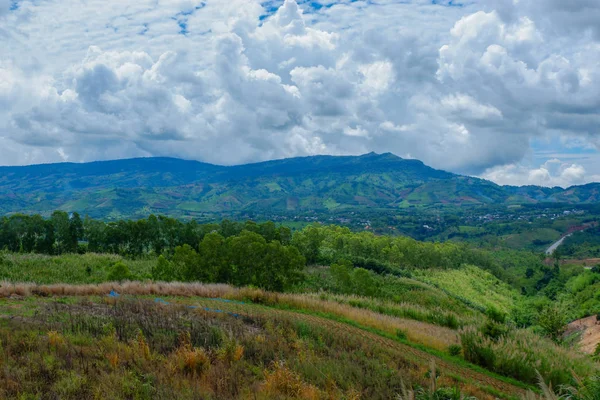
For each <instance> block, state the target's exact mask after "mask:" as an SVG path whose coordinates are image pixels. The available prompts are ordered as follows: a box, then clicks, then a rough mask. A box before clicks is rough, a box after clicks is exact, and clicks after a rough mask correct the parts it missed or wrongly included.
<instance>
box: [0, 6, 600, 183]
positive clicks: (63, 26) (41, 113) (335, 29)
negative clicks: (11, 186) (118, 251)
mask: <svg viewBox="0 0 600 400" xmlns="http://www.w3.org/2000/svg"><path fill="white" fill-rule="evenodd" d="M599 149H600V1H598V0H543V1H542V0H365V1H355V0H314V1H312V0H308V1H306V0H296V1H294V0H285V1H283V0H271V1H262V2H261V1H255V0H227V1H224V0H119V1H116V0H60V1H58V0H32V1H21V0H16V1H15V0H0V165H22V164H32V163H42V162H58V161H73V162H81V161H92V160H105V159H115V158H126V157H139V156H174V157H181V158H187V159H196V160H201V161H206V162H211V163H217V164H240V163H246V162H253V161H262V160H268V159H275V158H283V157H292V156H304V155H313V154H362V153H366V152H370V151H375V152H393V153H395V154H397V155H399V156H401V157H405V158H417V159H420V160H422V161H424V162H425V163H427V164H429V165H431V166H433V167H436V168H441V169H446V170H449V171H453V172H457V173H463V174H470V175H475V176H481V177H485V178H487V179H491V180H494V181H496V182H498V183H501V184H539V185H545V186H554V185H559V186H569V185H572V184H581V183H586V182H591V181H600V153H599Z"/></svg>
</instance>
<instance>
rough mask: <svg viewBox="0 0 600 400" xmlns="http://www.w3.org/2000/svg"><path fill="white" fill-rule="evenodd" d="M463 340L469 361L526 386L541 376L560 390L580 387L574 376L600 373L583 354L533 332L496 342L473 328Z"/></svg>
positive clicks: (515, 333)
mask: <svg viewBox="0 0 600 400" xmlns="http://www.w3.org/2000/svg"><path fill="white" fill-rule="evenodd" d="M460 337H461V344H462V348H463V352H464V357H465V359H466V360H468V361H470V362H472V363H474V364H478V365H481V366H482V367H484V368H486V369H488V370H490V371H494V372H497V373H499V374H501V375H505V376H510V377H514V378H516V379H518V380H520V381H523V382H526V383H531V384H536V383H537V382H538V380H539V378H538V377H539V376H541V377H542V379H544V380H545V381H546V382H548V383H550V384H551V385H552V386H553V387H560V386H564V385H571V384H574V383H576V382H574V380H573V373H575V374H576V375H578V376H592V375H594V374H596V373H598V372H599V369H598V366H597V365H595V364H594V362H593V361H592V360H591V359H589V358H587V357H586V356H584V355H583V354H578V353H575V352H572V351H569V350H567V349H565V348H564V347H561V346H558V345H556V344H555V343H554V342H552V341H550V340H548V339H545V338H541V337H539V336H537V335H535V334H534V333H532V332H531V331H529V330H523V329H515V330H511V331H508V332H507V333H505V334H504V335H502V336H501V337H499V338H496V339H493V338H490V337H486V336H485V335H484V334H482V333H481V332H480V331H478V330H476V329H474V328H472V327H470V328H466V329H464V330H463V331H462V332H461V335H460Z"/></svg>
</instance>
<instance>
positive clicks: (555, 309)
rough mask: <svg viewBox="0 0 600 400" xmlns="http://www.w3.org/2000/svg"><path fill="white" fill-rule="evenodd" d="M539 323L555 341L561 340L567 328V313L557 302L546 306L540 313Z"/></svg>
mask: <svg viewBox="0 0 600 400" xmlns="http://www.w3.org/2000/svg"><path fill="white" fill-rule="evenodd" d="M537 324H538V325H539V326H540V327H541V328H542V330H543V331H544V333H545V334H546V335H547V336H548V337H549V338H550V339H552V340H553V341H555V342H557V343H558V342H560V341H561V339H562V335H563V333H564V332H565V329H566V320H565V313H564V310H563V308H562V307H561V306H560V305H559V304H556V303H552V304H549V305H547V306H546V307H544V308H543V309H542V310H541V312H540V313H539V315H538V320H537Z"/></svg>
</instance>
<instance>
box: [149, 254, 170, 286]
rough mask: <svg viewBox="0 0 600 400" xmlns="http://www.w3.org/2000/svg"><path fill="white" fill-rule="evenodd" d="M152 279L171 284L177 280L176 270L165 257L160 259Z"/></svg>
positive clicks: (153, 270) (154, 268)
mask: <svg viewBox="0 0 600 400" xmlns="http://www.w3.org/2000/svg"><path fill="white" fill-rule="evenodd" d="M152 279H153V280H155V281H161V282H171V281H174V280H175V269H174V268H173V264H172V263H171V262H169V260H167V259H166V258H165V257H164V256H163V255H160V256H159V257H158V260H157V262H156V265H155V266H154V267H153V268H152Z"/></svg>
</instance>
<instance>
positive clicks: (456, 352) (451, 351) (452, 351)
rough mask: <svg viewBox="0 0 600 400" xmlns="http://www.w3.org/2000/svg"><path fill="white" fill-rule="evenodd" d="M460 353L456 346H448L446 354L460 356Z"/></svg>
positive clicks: (460, 348) (460, 349)
mask: <svg viewBox="0 0 600 400" xmlns="http://www.w3.org/2000/svg"><path fill="white" fill-rule="evenodd" d="M461 353H462V347H461V346H460V345H458V344H452V345H450V346H448V354H450V355H451V356H455V357H456V356H460V354H461Z"/></svg>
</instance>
